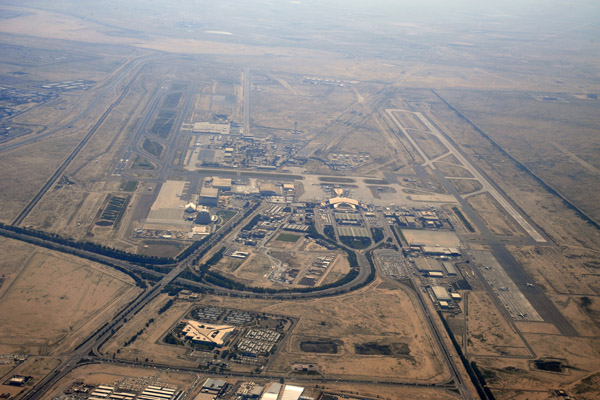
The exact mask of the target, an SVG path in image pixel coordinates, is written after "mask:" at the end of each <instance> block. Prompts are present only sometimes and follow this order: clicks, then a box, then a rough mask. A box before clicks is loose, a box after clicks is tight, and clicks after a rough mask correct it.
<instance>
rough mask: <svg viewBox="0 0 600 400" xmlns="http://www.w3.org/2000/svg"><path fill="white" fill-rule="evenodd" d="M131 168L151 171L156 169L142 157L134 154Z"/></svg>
mask: <svg viewBox="0 0 600 400" xmlns="http://www.w3.org/2000/svg"><path fill="white" fill-rule="evenodd" d="M131 169H145V170H149V171H151V170H154V169H156V167H155V166H154V164H152V163H151V162H150V161H148V160H146V159H145V158H144V157H140V156H135V159H134V160H133V164H132V165H131Z"/></svg>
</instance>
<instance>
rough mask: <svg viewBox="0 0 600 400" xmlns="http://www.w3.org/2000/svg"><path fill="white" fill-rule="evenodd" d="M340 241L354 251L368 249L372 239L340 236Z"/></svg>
mask: <svg viewBox="0 0 600 400" xmlns="http://www.w3.org/2000/svg"><path fill="white" fill-rule="evenodd" d="M340 240H341V242H342V243H344V244H345V245H346V246H348V247H352V248H353V249H358V250H360V249H366V248H367V247H369V246H370V245H371V239H369V238H366V237H350V236H340Z"/></svg>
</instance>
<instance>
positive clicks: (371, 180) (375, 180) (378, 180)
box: [365, 179, 390, 185]
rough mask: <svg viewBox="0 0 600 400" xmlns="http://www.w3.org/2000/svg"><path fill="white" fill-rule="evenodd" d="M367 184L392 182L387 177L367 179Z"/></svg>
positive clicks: (387, 183)
mask: <svg viewBox="0 0 600 400" xmlns="http://www.w3.org/2000/svg"><path fill="white" fill-rule="evenodd" d="M365 183H366V184H367V185H389V184H390V183H389V182H388V181H386V180H385V179H365Z"/></svg>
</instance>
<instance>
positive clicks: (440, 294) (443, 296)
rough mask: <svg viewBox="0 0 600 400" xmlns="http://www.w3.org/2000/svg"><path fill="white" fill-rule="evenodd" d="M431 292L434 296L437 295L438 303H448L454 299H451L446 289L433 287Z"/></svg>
mask: <svg viewBox="0 0 600 400" xmlns="http://www.w3.org/2000/svg"><path fill="white" fill-rule="evenodd" d="M431 290H432V291H433V294H434V295H435V298H436V299H437V300H438V301H446V302H448V301H450V300H452V297H450V294H449V293H448V291H447V290H446V288H444V287H442V286H433V287H432V288H431Z"/></svg>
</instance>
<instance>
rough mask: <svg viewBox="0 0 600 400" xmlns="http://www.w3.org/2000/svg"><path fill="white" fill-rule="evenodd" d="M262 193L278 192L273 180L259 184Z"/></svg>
mask: <svg viewBox="0 0 600 400" xmlns="http://www.w3.org/2000/svg"><path fill="white" fill-rule="evenodd" d="M258 190H259V191H260V193H273V194H274V193H276V191H275V185H274V184H273V183H271V182H263V183H260V184H259V185H258Z"/></svg>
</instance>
